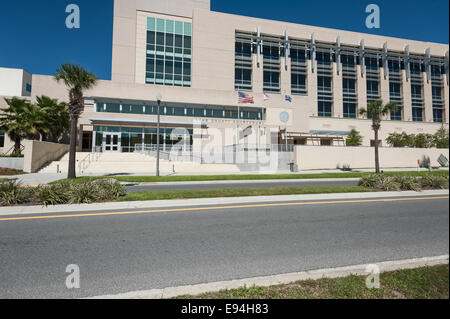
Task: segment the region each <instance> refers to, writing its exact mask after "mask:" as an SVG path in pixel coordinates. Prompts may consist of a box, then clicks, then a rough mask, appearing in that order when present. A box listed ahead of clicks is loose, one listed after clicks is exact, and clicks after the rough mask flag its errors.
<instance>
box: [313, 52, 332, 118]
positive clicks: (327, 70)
mask: <svg viewBox="0 0 450 319" xmlns="http://www.w3.org/2000/svg"><path fill="white" fill-rule="evenodd" d="M316 57H317V94H318V110H317V111H318V112H317V114H318V115H319V116H321V117H331V115H332V101H333V86H332V69H331V65H332V58H333V57H332V55H331V53H330V52H329V51H320V50H319V51H318V52H317V55H316Z"/></svg>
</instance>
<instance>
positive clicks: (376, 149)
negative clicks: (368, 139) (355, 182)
mask: <svg viewBox="0 0 450 319" xmlns="http://www.w3.org/2000/svg"><path fill="white" fill-rule="evenodd" d="M378 144H379V143H378V130H375V173H377V174H378V173H380V157H379V149H378Z"/></svg>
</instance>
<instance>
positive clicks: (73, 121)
mask: <svg viewBox="0 0 450 319" xmlns="http://www.w3.org/2000/svg"><path fill="white" fill-rule="evenodd" d="M77 138H78V117H76V116H71V117H70V147H69V170H68V174H67V178H76V173H75V165H76V154H77V153H76V152H77Z"/></svg>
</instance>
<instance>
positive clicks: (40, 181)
mask: <svg viewBox="0 0 450 319" xmlns="http://www.w3.org/2000/svg"><path fill="white" fill-rule="evenodd" d="M437 170H444V171H445V170H446V171H448V168H438V169H437ZM383 171H385V172H394V171H398V172H404V171H417V168H416V167H411V168H386V169H383ZM420 171H422V172H425V171H428V170H427V169H425V168H421V169H420ZM352 172H353V173H357V172H374V170H373V169H354V170H353V171H352ZM321 173H341V174H345V173H347V172H343V171H341V170H337V169H333V170H308V171H300V172H298V173H291V172H286V171H282V172H276V173H274V172H239V173H233V174H232V175H261V174H290V175H306V174H321ZM154 175H155V174H154V173H148V174H145V173H123V174H110V173H107V172H105V173H103V174H89V173H88V174H81V173H80V174H77V176H78V177H82V176H154ZM198 175H228V174H226V173H224V172H217V173H207V174H205V173H175V174H172V175H170V176H198ZM66 177H67V173H33V174H23V175H13V176H0V178H15V179H17V180H18V181H19V182H20V183H21V184H22V185H25V186H36V185H44V184H48V183H51V182H54V181H57V180H60V179H64V178H66ZM267 181H268V180H265V182H267ZM278 181H280V180H278ZM283 181H287V180H283ZM228 182H237V181H228ZM253 182H255V181H253Z"/></svg>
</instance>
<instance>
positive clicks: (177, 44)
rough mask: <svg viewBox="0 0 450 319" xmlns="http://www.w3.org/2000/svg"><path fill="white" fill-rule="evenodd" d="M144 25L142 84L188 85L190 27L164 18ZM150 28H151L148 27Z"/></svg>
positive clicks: (190, 42)
mask: <svg viewBox="0 0 450 319" xmlns="http://www.w3.org/2000/svg"><path fill="white" fill-rule="evenodd" d="M147 23H148V32H147V47H146V48H147V63H146V78H145V82H146V83H147V84H159V85H175V86H191V77H190V75H191V57H192V56H191V54H192V51H191V50H192V38H191V37H192V24H191V23H183V22H179V21H173V20H164V19H153V20H148V22H147ZM151 25H154V28H150V26H151ZM153 30H156V32H154V31H153ZM174 61H175V62H176V63H175V64H174ZM183 62H184V67H183Z"/></svg>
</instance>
